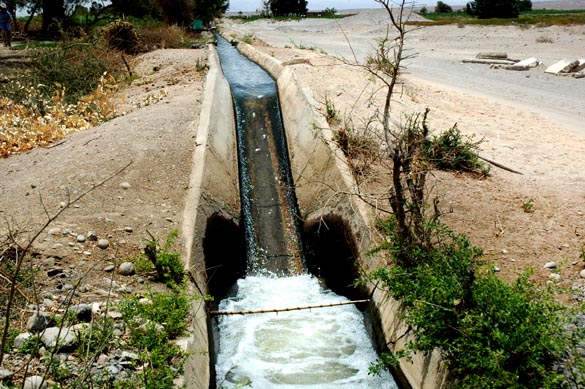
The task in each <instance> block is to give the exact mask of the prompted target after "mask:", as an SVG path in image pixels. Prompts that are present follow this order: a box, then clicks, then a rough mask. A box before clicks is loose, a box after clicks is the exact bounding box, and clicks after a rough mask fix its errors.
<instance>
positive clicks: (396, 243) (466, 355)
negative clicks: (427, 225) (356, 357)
mask: <svg viewBox="0 0 585 389" xmlns="http://www.w3.org/2000/svg"><path fill="white" fill-rule="evenodd" d="M379 227H380V228H381V229H382V230H383V232H384V233H385V234H387V236H388V238H387V239H386V240H385V242H384V243H383V245H381V246H380V247H378V248H377V249H376V250H374V251H378V250H387V251H389V252H390V255H391V257H392V258H394V260H395V264H396V265H395V266H394V267H392V268H389V269H388V268H382V269H378V270H376V271H375V272H374V273H373V274H372V275H371V280H374V281H382V283H383V285H384V286H385V288H387V290H388V291H389V292H390V293H391V294H392V296H393V297H395V298H397V299H399V300H401V301H402V302H403V303H404V305H405V306H406V313H405V316H404V318H405V320H406V322H407V323H408V324H409V326H410V328H412V331H413V333H414V335H415V337H414V340H413V341H411V342H409V344H407V346H406V348H405V349H403V350H396V351H395V354H394V355H393V356H392V355H391V356H385V358H384V359H385V360H386V361H389V362H392V361H396V358H399V357H404V356H408V354H409V353H410V352H412V351H413V350H416V351H430V350H433V349H435V348H438V349H439V350H440V351H441V353H442V355H443V358H444V359H445V361H446V363H447V367H448V368H449V369H450V371H451V372H452V373H453V376H454V378H455V379H456V383H457V386H459V387H465V388H511V387H514V388H537V387H543V386H544V387H554V386H555V384H557V383H558V382H559V380H561V377H560V376H559V375H558V374H557V373H556V371H555V370H554V369H553V365H554V363H555V362H556V361H558V360H559V359H560V357H561V356H562V355H563V352H564V350H566V349H568V348H570V347H571V345H575V344H577V345H578V344H579V343H581V342H583V340H585V339H584V337H583V334H577V333H576V332H575V331H573V332H571V333H570V332H568V331H567V330H566V329H567V328H568V327H567V326H566V325H564V324H565V323H567V322H568V318H570V317H572V315H571V314H569V312H568V311H567V310H566V309H564V308H563V307H562V306H561V305H560V304H558V303H555V302H554V295H553V293H552V292H553V291H552V289H544V290H542V289H541V288H538V287H537V286H536V285H535V284H533V283H531V282H530V281H529V277H530V272H527V273H525V274H523V275H522V276H521V277H519V278H518V279H517V280H516V281H514V282H513V283H511V284H507V283H505V282H504V281H502V280H501V279H499V278H498V277H497V276H496V275H495V274H494V272H493V270H492V269H491V268H488V267H477V265H476V264H475V260H476V259H477V258H478V257H479V256H480V255H481V250H479V249H477V248H475V247H473V246H472V245H471V244H470V242H469V241H468V240H467V238H466V237H465V236H463V235H457V234H454V233H453V232H451V231H449V230H448V229H447V228H446V227H444V226H442V225H441V224H438V223H436V224H434V225H432V226H431V229H432V233H433V242H434V245H433V247H432V248H430V249H423V248H421V247H419V246H414V245H407V247H404V242H402V241H401V239H400V235H399V234H398V231H397V229H396V221H395V220H394V219H389V220H386V221H385V222H382V223H380V225H379ZM404 253H407V255H408V256H410V258H411V259H410V260H409V261H406V262H407V263H408V264H409V266H407V267H405V266H403V262H404V261H402V260H398V257H397V255H404ZM575 334H577V335H575ZM579 336H580V338H579V339H574V338H575V337H577V338H578V337H579ZM581 344H582V343H581ZM571 357H573V361H574V362H575V364H577V363H581V365H580V366H582V363H583V361H582V359H583V358H579V357H578V356H577V357H576V358H577V359H575V354H572V355H571ZM576 376H578V375H576Z"/></svg>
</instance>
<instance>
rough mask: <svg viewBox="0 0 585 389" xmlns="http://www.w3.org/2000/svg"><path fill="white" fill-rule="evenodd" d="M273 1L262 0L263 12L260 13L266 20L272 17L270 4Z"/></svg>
mask: <svg viewBox="0 0 585 389" xmlns="http://www.w3.org/2000/svg"><path fill="white" fill-rule="evenodd" d="M271 2H272V1H271V0H262V11H261V12H260V15H262V17H264V18H268V17H270V13H271V11H270V3H271Z"/></svg>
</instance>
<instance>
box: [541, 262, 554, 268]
mask: <svg viewBox="0 0 585 389" xmlns="http://www.w3.org/2000/svg"><path fill="white" fill-rule="evenodd" d="M543 268H544V269H556V268H557V263H556V262H553V261H551V262H547V263H545V264H544V266H543Z"/></svg>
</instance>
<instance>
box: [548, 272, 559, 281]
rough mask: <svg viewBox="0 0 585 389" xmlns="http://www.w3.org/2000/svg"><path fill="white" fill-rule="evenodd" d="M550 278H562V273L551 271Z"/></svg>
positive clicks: (555, 279)
mask: <svg viewBox="0 0 585 389" xmlns="http://www.w3.org/2000/svg"><path fill="white" fill-rule="evenodd" d="M548 278H550V279H551V280H554V281H558V280H560V279H561V275H560V274H559V273H551V274H549V275H548Z"/></svg>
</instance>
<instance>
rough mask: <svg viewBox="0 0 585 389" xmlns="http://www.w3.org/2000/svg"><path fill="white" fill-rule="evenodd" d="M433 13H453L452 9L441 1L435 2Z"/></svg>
mask: <svg viewBox="0 0 585 389" xmlns="http://www.w3.org/2000/svg"><path fill="white" fill-rule="evenodd" d="M435 13H437V14H450V13H453V8H451V6H450V5H449V4H445V3H443V2H442V1H437V5H436V6H435Z"/></svg>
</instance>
